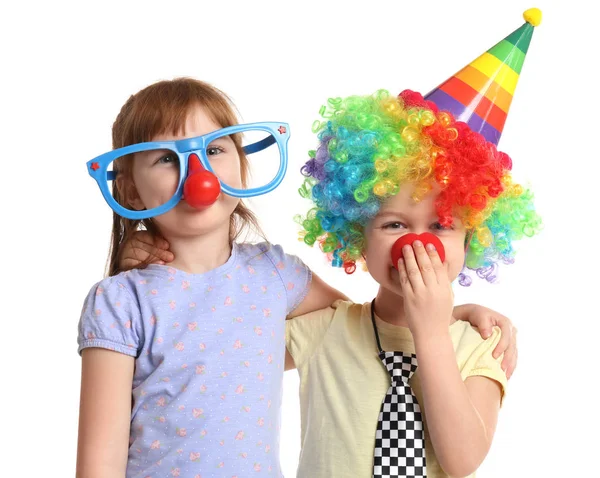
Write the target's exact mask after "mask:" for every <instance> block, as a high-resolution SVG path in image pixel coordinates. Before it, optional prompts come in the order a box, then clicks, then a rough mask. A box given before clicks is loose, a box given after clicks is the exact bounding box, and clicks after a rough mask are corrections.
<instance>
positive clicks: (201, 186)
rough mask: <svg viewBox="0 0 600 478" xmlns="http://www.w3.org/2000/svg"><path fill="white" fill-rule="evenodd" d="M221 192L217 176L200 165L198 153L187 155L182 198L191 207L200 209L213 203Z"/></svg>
mask: <svg viewBox="0 0 600 478" xmlns="http://www.w3.org/2000/svg"><path fill="white" fill-rule="evenodd" d="M219 194H221V185H220V184H219V180H218V179H217V177H216V176H215V175H214V174H213V173H211V172H210V171H207V170H206V169H204V167H203V166H202V163H201V162H200V158H198V155H196V154H194V153H192V154H190V155H189V157H188V176H187V179H186V180H185V183H184V185H183V198H184V199H185V201H186V202H187V203H188V204H189V205H190V206H192V207H195V208H197V209H202V208H205V207H208V206H211V205H212V204H214V203H215V201H216V200H217V198H218V197H219Z"/></svg>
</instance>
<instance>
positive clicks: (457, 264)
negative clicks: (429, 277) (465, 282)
mask: <svg viewBox="0 0 600 478" xmlns="http://www.w3.org/2000/svg"><path fill="white" fill-rule="evenodd" d="M442 242H443V244H444V249H445V251H446V262H447V263H448V275H449V278H450V279H451V280H454V279H456V278H457V277H458V274H459V273H460V271H461V270H462V269H463V265H464V262H465V246H464V241H463V240H462V239H457V240H452V241H442Z"/></svg>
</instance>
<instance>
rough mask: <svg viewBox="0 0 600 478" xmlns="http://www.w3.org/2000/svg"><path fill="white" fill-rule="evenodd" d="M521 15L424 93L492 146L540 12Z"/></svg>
mask: <svg viewBox="0 0 600 478" xmlns="http://www.w3.org/2000/svg"><path fill="white" fill-rule="evenodd" d="M523 18H524V19H525V23H524V24H523V25H522V26H521V27H520V28H518V29H517V30H515V31H514V32H512V33H511V34H510V35H508V36H507V37H506V38H505V39H504V40H502V41H500V42H499V43H497V44H496V45H494V46H493V47H492V48H490V49H489V50H488V51H486V52H485V53H484V54H483V55H481V56H480V57H478V58H477V59H475V60H474V61H472V62H471V63H470V64H469V65H467V66H465V67H464V68H463V69H462V70H460V71H459V72H458V73H456V74H455V75H454V76H452V77H451V78H450V79H448V80H446V81H445V82H444V83H442V84H441V85H439V86H438V87H437V88H435V89H434V90H432V91H430V92H429V93H427V95H426V96H425V99H426V100H429V101H432V102H433V103H435V104H436V106H437V107H438V108H439V109H440V110H445V111H449V112H450V113H452V115H453V116H454V117H455V118H456V119H457V120H459V121H464V122H465V123H467V124H468V125H469V127H470V128H471V129H472V130H473V131H476V132H478V133H481V134H482V135H483V136H484V137H485V139H486V140H488V141H489V142H491V143H494V144H495V145H496V146H497V145H498V141H499V140H500V135H501V134H502V130H503V129H504V122H505V121H506V115H507V114H508V109H509V108H510V104H511V102H512V99H513V94H514V92H515V88H516V86H517V81H518V80H519V75H520V73H521V68H522V67H523V63H524V61H525V55H526V53H527V50H528V48H529V43H530V42H531V37H532V36H533V29H534V27H537V26H538V25H539V24H540V22H541V20H542V12H541V11H540V10H538V9H537V8H531V9H529V10H527V11H526V12H525V13H523Z"/></svg>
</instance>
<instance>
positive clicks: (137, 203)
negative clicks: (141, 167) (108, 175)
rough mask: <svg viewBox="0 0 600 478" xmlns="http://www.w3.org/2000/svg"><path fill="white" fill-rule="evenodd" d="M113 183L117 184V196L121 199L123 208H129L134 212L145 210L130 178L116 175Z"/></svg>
mask: <svg viewBox="0 0 600 478" xmlns="http://www.w3.org/2000/svg"><path fill="white" fill-rule="evenodd" d="M115 181H116V183H117V190H118V191H119V196H120V197H121V200H122V201H123V205H124V206H125V207H131V208H133V209H135V210H136V211H143V210H144V209H146V208H145V207H144V204H143V203H142V199H141V198H140V195H139V194H138V191H137V188H136V187H135V184H134V183H133V180H132V179H131V178H126V177H124V176H123V175H118V176H117V178H116V179H115Z"/></svg>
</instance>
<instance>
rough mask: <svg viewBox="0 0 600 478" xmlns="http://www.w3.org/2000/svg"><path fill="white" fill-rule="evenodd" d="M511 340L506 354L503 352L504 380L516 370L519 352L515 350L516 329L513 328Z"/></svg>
mask: <svg viewBox="0 0 600 478" xmlns="http://www.w3.org/2000/svg"><path fill="white" fill-rule="evenodd" d="M512 332H513V340H511V341H510V345H509V346H508V349H506V352H504V358H503V359H502V365H501V366H502V370H504V371H505V372H506V378H510V377H511V375H512V374H513V373H514V371H515V368H517V359H518V356H519V350H518V349H517V329H516V327H513V329H512Z"/></svg>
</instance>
